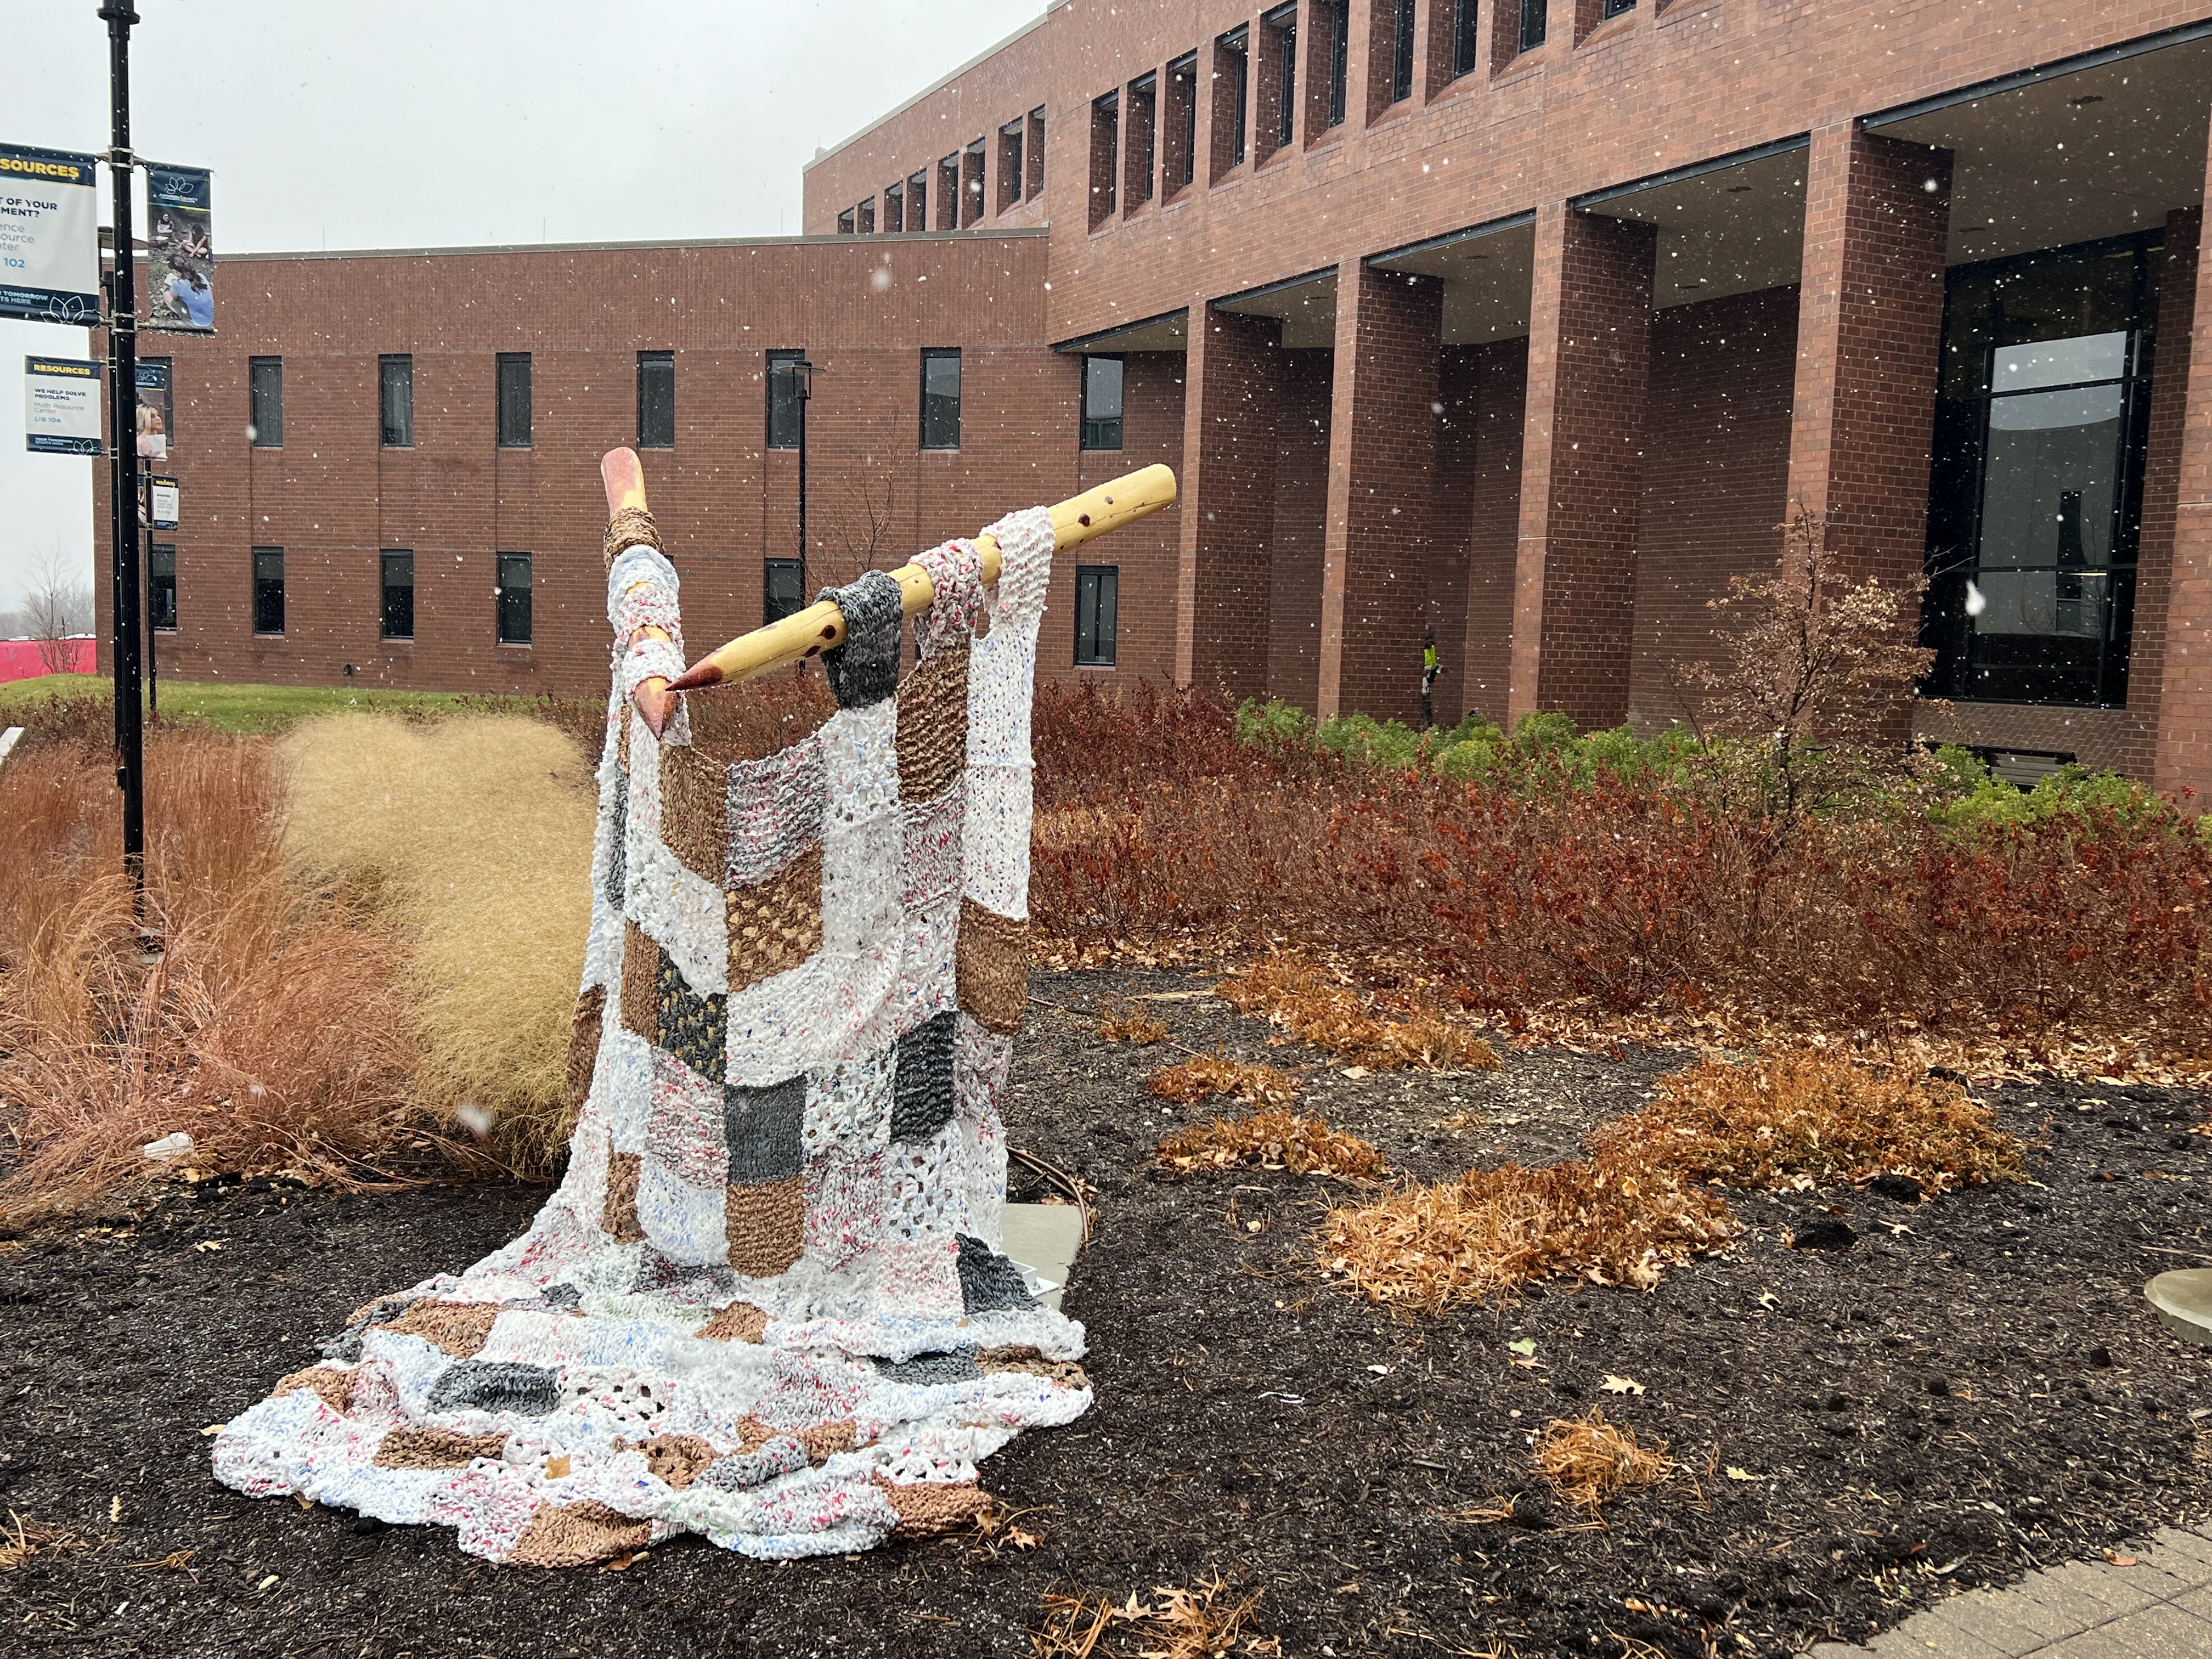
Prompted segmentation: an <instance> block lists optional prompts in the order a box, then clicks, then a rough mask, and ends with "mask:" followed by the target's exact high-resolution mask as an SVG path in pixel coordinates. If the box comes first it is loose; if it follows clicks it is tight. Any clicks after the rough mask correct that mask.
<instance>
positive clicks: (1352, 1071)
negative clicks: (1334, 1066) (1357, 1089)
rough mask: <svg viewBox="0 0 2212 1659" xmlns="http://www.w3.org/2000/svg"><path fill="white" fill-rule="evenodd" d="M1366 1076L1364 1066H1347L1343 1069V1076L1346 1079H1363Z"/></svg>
mask: <svg viewBox="0 0 2212 1659" xmlns="http://www.w3.org/2000/svg"><path fill="white" fill-rule="evenodd" d="M1367 1074H1368V1073H1367V1068H1366V1067H1365V1066H1346V1067H1345V1068H1344V1075H1345V1076H1346V1077H1348V1078H1355V1079H1356V1078H1363V1077H1365V1076H1366V1075H1367Z"/></svg>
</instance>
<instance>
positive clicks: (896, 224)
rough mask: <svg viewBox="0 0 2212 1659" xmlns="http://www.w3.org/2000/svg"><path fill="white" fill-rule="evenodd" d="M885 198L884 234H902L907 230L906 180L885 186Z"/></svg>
mask: <svg viewBox="0 0 2212 1659" xmlns="http://www.w3.org/2000/svg"><path fill="white" fill-rule="evenodd" d="M883 196H884V235H886V236H892V235H898V234H903V233H904V232H905V230H906V180H905V179H900V180H899V181H898V182H897V183H896V184H890V185H884V190H883Z"/></svg>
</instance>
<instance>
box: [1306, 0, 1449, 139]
mask: <svg viewBox="0 0 2212 1659" xmlns="http://www.w3.org/2000/svg"><path fill="white" fill-rule="evenodd" d="M1468 3H1469V4H1473V3H1474V0H1468ZM1351 82H1352V0H1329V8H1328V125H1331V126H1333V127H1340V126H1342V125H1344V110H1345V97H1346V89H1347V88H1349V87H1350V85H1351Z"/></svg>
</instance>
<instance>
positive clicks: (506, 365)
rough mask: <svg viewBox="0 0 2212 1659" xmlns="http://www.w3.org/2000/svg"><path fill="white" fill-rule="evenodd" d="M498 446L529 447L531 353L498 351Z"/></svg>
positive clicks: (504, 447) (510, 447)
mask: <svg viewBox="0 0 2212 1659" xmlns="http://www.w3.org/2000/svg"><path fill="white" fill-rule="evenodd" d="M499 447H501V449H527V448H529V447H530V354H529V353H528V352H526V351H502V352H501V353H500V354H499Z"/></svg>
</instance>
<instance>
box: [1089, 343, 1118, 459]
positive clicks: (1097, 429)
mask: <svg viewBox="0 0 2212 1659" xmlns="http://www.w3.org/2000/svg"><path fill="white" fill-rule="evenodd" d="M1097 363H1112V364H1113V365H1114V366H1115V380H1114V413H1113V414H1112V415H1111V416H1096V415H1093V414H1092V413H1091V368H1092V366H1093V365H1094V364H1097ZM1128 398H1129V382H1128V363H1127V359H1126V358H1124V357H1123V356H1121V354H1120V353H1119V352H1115V351H1101V352H1085V354H1084V357H1083V398H1082V403H1081V404H1080V408H1079V426H1078V431H1077V436H1076V447H1078V448H1079V449H1081V450H1084V451H1085V452H1093V451H1116V450H1119V449H1121V447H1122V443H1123V441H1124V438H1125V436H1126V435H1127V421H1128ZM1109 426H1110V427H1111V428H1113V429H1112V431H1111V432H1110V433H1109V432H1108V430H1107V428H1109ZM1109 437H1110V438H1111V439H1112V440H1113V441H1112V442H1110V443H1109V442H1107V441H1106V440H1107V439H1108V438H1109Z"/></svg>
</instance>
